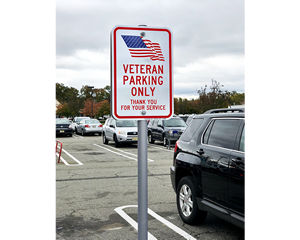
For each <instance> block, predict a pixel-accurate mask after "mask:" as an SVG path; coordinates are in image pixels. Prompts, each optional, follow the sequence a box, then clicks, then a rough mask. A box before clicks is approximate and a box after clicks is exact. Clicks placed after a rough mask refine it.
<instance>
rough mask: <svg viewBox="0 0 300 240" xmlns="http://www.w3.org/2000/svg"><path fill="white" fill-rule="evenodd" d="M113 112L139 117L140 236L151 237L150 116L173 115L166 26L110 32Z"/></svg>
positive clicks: (119, 116) (118, 28) (123, 116)
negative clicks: (149, 196) (148, 122)
mask: <svg viewBox="0 0 300 240" xmlns="http://www.w3.org/2000/svg"><path fill="white" fill-rule="evenodd" d="M111 96H112V98H111V113H112V115H113V117H114V118H115V119H118V120H130V119H131V120H138V239H139V240H147V239H148V170H147V164H148V159H147V154H148V153H147V144H148V143H147V140H148V131H147V119H158V118H159V119H168V118H171V117H172V115H173V109H174V102H173V78H172V38H171V31H170V30H169V29H167V28H157V27H156V28H153V27H147V26H138V27H132V26H116V27H114V28H113V30H112V32H111Z"/></svg>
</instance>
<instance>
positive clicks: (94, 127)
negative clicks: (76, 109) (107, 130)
mask: <svg viewBox="0 0 300 240" xmlns="http://www.w3.org/2000/svg"><path fill="white" fill-rule="evenodd" d="M77 133H78V134H81V135H82V136H84V135H87V134H95V133H98V134H99V135H100V136H101V134H102V124H101V123H100V122H99V121H98V120H97V119H84V120H81V121H80V123H79V124H78V126H77Z"/></svg>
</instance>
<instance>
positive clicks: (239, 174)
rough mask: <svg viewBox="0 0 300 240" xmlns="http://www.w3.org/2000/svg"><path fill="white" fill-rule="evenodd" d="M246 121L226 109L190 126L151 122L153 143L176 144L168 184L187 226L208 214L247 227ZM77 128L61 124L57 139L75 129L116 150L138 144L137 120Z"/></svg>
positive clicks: (80, 123)
mask: <svg viewBox="0 0 300 240" xmlns="http://www.w3.org/2000/svg"><path fill="white" fill-rule="evenodd" d="M244 119H245V111H244V108H240V109H238V108H235V109H234V110H233V109H225V108H224V109H212V110H209V111H206V112H205V113H204V114H198V115H197V114H196V115H190V116H189V117H188V118H187V119H186V120H187V121H189V123H188V124H187V123H186V122H185V121H184V120H183V119H182V118H180V117H178V116H174V117H172V118H170V119H168V120H163V119H154V120H150V121H149V123H148V140H149V142H150V143H155V141H162V142H163V144H164V145H165V146H166V145H169V144H171V143H174V142H176V144H175V147H174V156H173V165H172V166H171V167H170V178H171V183H172V186H173V189H174V191H175V193H176V204H177V210H178V213H179V216H180V218H181V219H182V221H183V222H185V223H187V224H199V223H201V222H203V221H204V220H205V218H206V216H207V213H208V212H209V213H212V214H214V215H216V216H218V217H220V218H222V219H224V220H225V221H229V222H231V223H232V224H235V225H237V226H239V227H242V228H243V227H244V219H245V216H244V209H245V208H244V183H245V170H244V169H245V120H244ZM74 122H75V123H76V124H74V125H72V124H71V123H70V122H69V121H68V120H67V119H57V120H56V133H57V134H66V135H68V134H71V135H72V132H73V130H72V128H71V125H72V126H74V129H75V131H76V132H77V133H81V134H82V135H85V134H88V133H95V132H97V131H98V133H100V134H101V132H102V133H103V134H102V139H103V143H104V144H108V143H109V141H113V142H114V143H115V146H116V147H119V146H120V145H121V144H122V143H137V141H138V129H137V121H136V120H116V119H114V118H112V117H110V118H108V119H107V120H106V121H105V124H104V125H103V126H102V125H101V124H100V122H99V121H98V120H95V119H89V118H83V119H76V120H75V119H74ZM171 161H172V160H171Z"/></svg>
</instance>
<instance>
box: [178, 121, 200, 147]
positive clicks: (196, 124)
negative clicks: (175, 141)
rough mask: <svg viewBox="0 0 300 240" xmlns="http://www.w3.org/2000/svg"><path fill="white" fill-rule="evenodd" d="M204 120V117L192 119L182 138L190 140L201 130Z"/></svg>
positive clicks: (186, 140)
mask: <svg viewBox="0 0 300 240" xmlns="http://www.w3.org/2000/svg"><path fill="white" fill-rule="evenodd" d="M202 122H203V118H195V119H193V120H192V121H191V123H190V124H189V125H188V127H187V128H186V129H185V131H184V132H183V134H182V135H181V137H180V140H182V141H185V142H188V141H190V140H191V139H192V138H193V136H194V134H195V133H196V132H197V131H198V130H199V128H200V126H201V124H202Z"/></svg>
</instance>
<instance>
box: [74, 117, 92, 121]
mask: <svg viewBox="0 0 300 240" xmlns="http://www.w3.org/2000/svg"><path fill="white" fill-rule="evenodd" d="M84 119H90V118H89V117H79V118H76V122H80V121H81V120H84Z"/></svg>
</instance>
